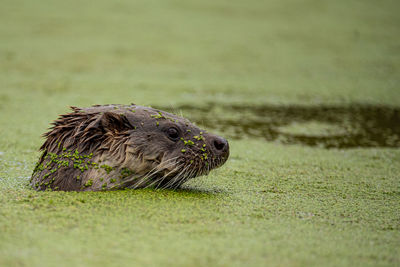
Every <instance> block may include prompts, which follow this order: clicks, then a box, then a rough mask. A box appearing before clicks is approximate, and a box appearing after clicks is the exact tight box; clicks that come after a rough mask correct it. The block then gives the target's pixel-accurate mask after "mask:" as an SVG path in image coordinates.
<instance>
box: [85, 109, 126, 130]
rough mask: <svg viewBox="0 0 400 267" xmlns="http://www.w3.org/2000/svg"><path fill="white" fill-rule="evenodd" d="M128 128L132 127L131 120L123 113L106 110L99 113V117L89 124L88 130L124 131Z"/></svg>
mask: <svg viewBox="0 0 400 267" xmlns="http://www.w3.org/2000/svg"><path fill="white" fill-rule="evenodd" d="M127 128H131V126H130V123H129V121H128V120H127V119H126V117H125V116H124V115H123V114H122V115H120V114H117V113H114V112H104V113H101V114H99V115H98V117H97V118H96V119H95V120H94V121H92V122H91V123H90V124H89V125H88V126H87V128H86V129H87V130H89V131H90V130H101V131H103V132H107V131H123V130H126V129H127Z"/></svg>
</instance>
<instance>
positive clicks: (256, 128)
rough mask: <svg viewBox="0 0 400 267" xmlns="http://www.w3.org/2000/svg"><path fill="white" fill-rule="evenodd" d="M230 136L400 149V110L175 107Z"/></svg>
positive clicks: (212, 128) (179, 111)
mask: <svg viewBox="0 0 400 267" xmlns="http://www.w3.org/2000/svg"><path fill="white" fill-rule="evenodd" d="M157 108H160V109H162V110H167V111H170V112H173V113H177V114H180V113H182V114H183V115H184V116H185V117H187V118H189V119H190V120H191V121H193V122H195V123H196V124H198V125H200V126H203V127H204V128H206V129H210V130H218V131H219V132H221V133H223V134H224V136H225V137H227V138H233V139H241V138H245V137H247V138H262V139H264V140H266V141H276V142H281V143H284V144H304V145H308V146H320V147H325V148H352V147H400V108H396V107H389V106H372V105H360V104H355V105H348V106H334V105H332V106H289V105H283V106H277V105H240V104H235V105H227V104H220V103H218V104H217V103H207V104H204V105H201V106H192V105H181V106H177V107H175V108H174V109H171V108H168V107H157Z"/></svg>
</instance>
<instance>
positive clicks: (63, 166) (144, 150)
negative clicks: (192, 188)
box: [31, 104, 229, 191]
mask: <svg viewBox="0 0 400 267" xmlns="http://www.w3.org/2000/svg"><path fill="white" fill-rule="evenodd" d="M71 109H72V112H71V113H68V114H65V115H61V116H60V117H59V118H58V119H57V120H56V121H55V122H53V127H52V128H51V129H50V131H48V132H47V133H45V134H44V137H45V138H46V141H45V142H44V144H43V145H42V146H41V148H40V149H41V150H42V151H43V154H42V156H41V157H40V159H39V161H38V163H37V166H36V168H35V170H34V172H33V174H32V178H31V186H32V187H33V188H34V189H36V190H46V189H52V190H63V191H98V190H111V189H119V188H143V187H150V186H151V187H162V188H176V187H178V186H180V185H181V184H182V183H184V182H185V181H187V180H188V179H190V178H193V177H196V176H199V175H204V174H207V173H208V172H209V171H210V170H211V169H214V168H217V167H219V166H221V165H222V164H223V163H224V162H225V161H226V160H227V158H228V156H229V148H228V147H226V149H225V148H224V151H222V152H221V151H217V152H218V153H216V152H215V151H216V150H215V149H213V146H212V141H213V140H215V138H220V137H218V136H215V135H212V134H209V133H205V132H203V131H202V130H201V129H199V128H198V127H196V126H194V125H193V124H192V123H190V122H189V121H188V120H186V119H184V118H181V117H178V116H175V115H173V114H170V113H167V112H163V111H159V110H156V109H153V108H149V107H142V106H136V105H133V104H132V105H104V106H100V105H96V106H93V107H89V108H77V107H71ZM171 127H173V128H176V129H178V131H179V134H180V138H179V140H171V139H169V138H168V136H167V134H166V131H167V130H168V129H169V128H171Z"/></svg>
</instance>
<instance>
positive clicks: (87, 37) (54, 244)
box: [0, 0, 400, 267]
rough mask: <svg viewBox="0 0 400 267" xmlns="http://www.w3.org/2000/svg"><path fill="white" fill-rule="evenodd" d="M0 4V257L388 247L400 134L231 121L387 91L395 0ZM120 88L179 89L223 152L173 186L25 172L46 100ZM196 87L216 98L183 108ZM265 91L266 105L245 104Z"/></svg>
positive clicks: (92, 98) (39, 261) (384, 98)
mask: <svg viewBox="0 0 400 267" xmlns="http://www.w3.org/2000/svg"><path fill="white" fill-rule="evenodd" d="M77 7H79V8H77ZM1 10H2V13H1V16H0V21H1V23H0V33H1V36H2V38H1V41H2V42H1V44H0V46H1V49H0V68H1V75H0V81H1V90H0V109H1V114H2V115H1V116H0V124H1V129H0V137H1V138H0V151H1V152H2V155H0V204H1V205H0V218H1V219H0V229H1V234H0V265H1V266H41V267H42V266H132V265H137V266H265V265H270V266H397V265H399V262H400V259H399V253H398V248H399V242H398V240H400V236H399V215H398V214H399V213H398V208H397V207H398V206H399V179H398V174H399V173H400V170H399V164H398V162H399V158H400V155H399V151H398V149H394V148H389V147H387V148H379V147H376V148H368V147H364V148H359V147H357V146H353V148H351V149H341V148H333V149H331V150H326V149H321V148H319V147H318V146H315V147H307V146H303V145H302V143H301V142H295V141H296V140H294V141H291V142H288V143H289V145H283V144H279V143H278V144H277V143H275V142H279V139H274V137H273V136H271V138H269V139H268V140H271V141H268V140H265V139H263V138H260V137H257V136H258V135H261V134H264V135H262V136H265V133H268V132H267V130H264V128H254V127H246V122H247V123H251V125H252V126H257V125H260V124H262V125H265V123H266V122H273V123H278V125H279V127H280V126H281V124H279V123H282V122H286V121H287V120H284V119H285V116H282V115H281V114H282V113H279V112H280V111H281V110H290V109H289V108H288V106H289V107H290V106H293V105H294V104H296V105H303V106H305V109H304V110H305V111H307V110H309V111H310V112H311V111H313V109H311V108H310V107H309V106H311V107H314V106H317V107H321V106H322V108H326V107H329V106H330V105H331V104H338V105H339V106H345V105H354V103H361V104H374V105H377V104H383V105H385V106H394V107H398V106H399V105H400V93H399V92H400V91H399V90H398V85H399V79H398V77H399V73H398V70H399V64H400V63H399V62H400V60H399V53H398V48H397V47H398V43H399V40H398V39H399V35H398V29H399V27H398V24H399V23H398V2H397V1H386V0H385V1H382V2H379V3H377V2H376V1H370V0H365V1H353V0H351V1H301V3H300V2H299V1H246V2H244V1H242V2H240V1H229V2H227V1H201V2H200V1H169V0H166V1H103V0H99V1H96V3H95V4H93V3H89V2H83V1H79V2H78V1H72V2H71V1H68V2H65V1H64V2H62V1H51V2H50V1H47V0H44V1H37V2H32V1H25V0H23V1H18V3H16V2H15V1H8V0H5V1H3V2H2V9H1ZM338 17H340V19H338ZM99 29H101V30H99ZM72 39H73V42H71V41H70V40H72ZM128 98H129V102H130V101H135V102H137V103H141V104H148V103H151V104H153V105H156V106H160V105H162V106H167V107H171V106H173V107H174V108H176V110H178V111H179V110H180V109H179V107H181V106H183V105H184V104H190V105H191V107H194V108H193V109H184V108H182V111H183V112H184V115H185V116H187V117H190V118H198V121H197V120H196V122H197V123H198V124H199V125H201V124H203V123H208V122H211V123H212V125H210V126H208V125H206V127H205V128H207V129H209V130H210V131H211V132H212V133H216V134H219V135H221V136H224V137H228V141H229V145H230V148H231V151H230V152H231V156H230V159H229V160H228V162H227V163H226V164H225V165H224V166H223V167H222V168H220V169H218V170H216V171H215V172H211V174H210V175H209V176H206V177H199V178H197V179H194V180H192V181H189V182H188V183H187V184H185V186H184V188H183V189H181V190H177V191H171V190H123V191H112V192H111V191H110V192H108V191H107V192H80V193H75V192H48V191H45V192H36V191H33V190H31V189H30V188H27V187H26V184H27V180H28V179H29V178H28V177H29V176H30V175H31V171H32V170H33V169H34V165H35V162H36V160H37V158H38V157H39V156H40V155H39V154H40V153H39V152H37V149H38V148H39V147H40V145H41V144H42V143H43V138H41V137H40V135H41V134H42V133H43V132H44V131H46V129H47V128H48V127H49V123H50V122H51V121H52V120H54V119H55V118H56V116H57V115H58V114H64V113H66V112H69V110H68V108H67V107H68V106H69V105H77V106H82V107H83V106H90V105H91V104H93V103H99V104H102V103H110V102H112V103H125V102H128V100H127V99H128ZM209 102H213V103H215V104H216V109H219V110H214V109H211V108H212V107H210V109H209V110H208V111H207V110H205V111H196V108H201V107H200V106H201V105H202V104H203V103H209ZM224 104H225V105H224ZM266 104H269V105H274V106H276V107H277V109H276V110H275V109H272V111H271V113H268V114H267V115H268V116H262V114H266V113H262V114H260V115H259V116H255V115H254V113H252V112H253V111H254V110H255V111H257V107H265V106H266ZM246 105H247V106H248V107H249V109H242V110H236V111H235V110H234V109H235V108H240V107H241V106H246ZM207 107H208V106H207ZM229 107H232V109H229ZM267 107H268V105H267ZM308 108H309V109H308ZM315 111H316V113H321V112H322V113H323V112H324V109H316V110H315ZM196 112H197V113H196ZM207 112H209V114H210V115H209V116H211V118H213V117H214V118H215V119H216V121H212V120H208V119H204V118H209V117H207V116H204V114H206V113H207ZM304 114H305V113H301V114H299V115H301V118H305V119H307V116H304ZM314 114H315V112H314ZM345 114H348V113H345ZM368 114H369V113H368ZM221 116H223V118H221ZM346 116H347V115H346ZM249 117H251V118H252V119H254V120H250V119H249ZM329 117H330V118H334V119H341V118H343V116H340V112H338V113H337V115H336V116H328V118H329ZM301 118H300V119H301ZM238 121H239V122H241V123H242V124H241V125H243V127H239V128H238V127H236V128H230V125H234V124H235V123H236V122H238ZM217 122H223V123H224V124H222V123H221V124H220V125H219V128H218V127H217V126H218V123H217ZM300 123H301V122H300ZM394 125H395V124H394ZM289 126H290V124H289ZM292 126H295V127H298V126H301V125H297V126H296V125H292ZM214 127H215V129H214ZM306 128H307V129H308V127H306ZM238 129H239V130H238ZM241 129H243V131H242V130H241ZM371 129H373V128H371ZM236 130H238V131H237V132H236ZM263 130H264V132H262V131H263ZM278 130H286V131H290V133H291V132H292V131H294V129H290V128H285V129H282V128H279V129H278ZM311 130H312V129H311ZM295 133H296V134H297V133H298V132H295ZM230 136H239V137H240V138H243V137H244V138H243V139H241V140H233V139H232V138H230ZM280 136H282V135H280ZM384 136H390V135H389V134H387V133H385V135H384ZM194 140H195V139H193V141H194ZM369 140H370V139H368V140H367V141H369ZM289 141H290V140H289ZM361 141H362V140H361ZM388 141H390V140H388ZM367 144H368V143H367ZM388 144H390V142H388ZM180 145H182V143H180ZM71 153H72V154H73V151H72V152H71ZM53 164H54V163H53ZM100 165H101V164H100ZM43 167H44V166H43ZM48 168H50V169H53V168H54V167H53V166H49V167H48ZM70 168H72V162H71V166H70ZM44 171H45V172H47V171H48V169H47V170H44ZM104 174H105V172H104ZM49 179H51V178H49ZM106 186H107V185H106Z"/></svg>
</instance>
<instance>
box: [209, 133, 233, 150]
mask: <svg viewBox="0 0 400 267" xmlns="http://www.w3.org/2000/svg"><path fill="white" fill-rule="evenodd" d="M211 146H212V148H213V150H214V151H215V152H216V153H217V154H224V153H227V152H228V151H229V144H228V141H226V139H224V138H222V137H219V136H216V137H214V138H213V140H211Z"/></svg>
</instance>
